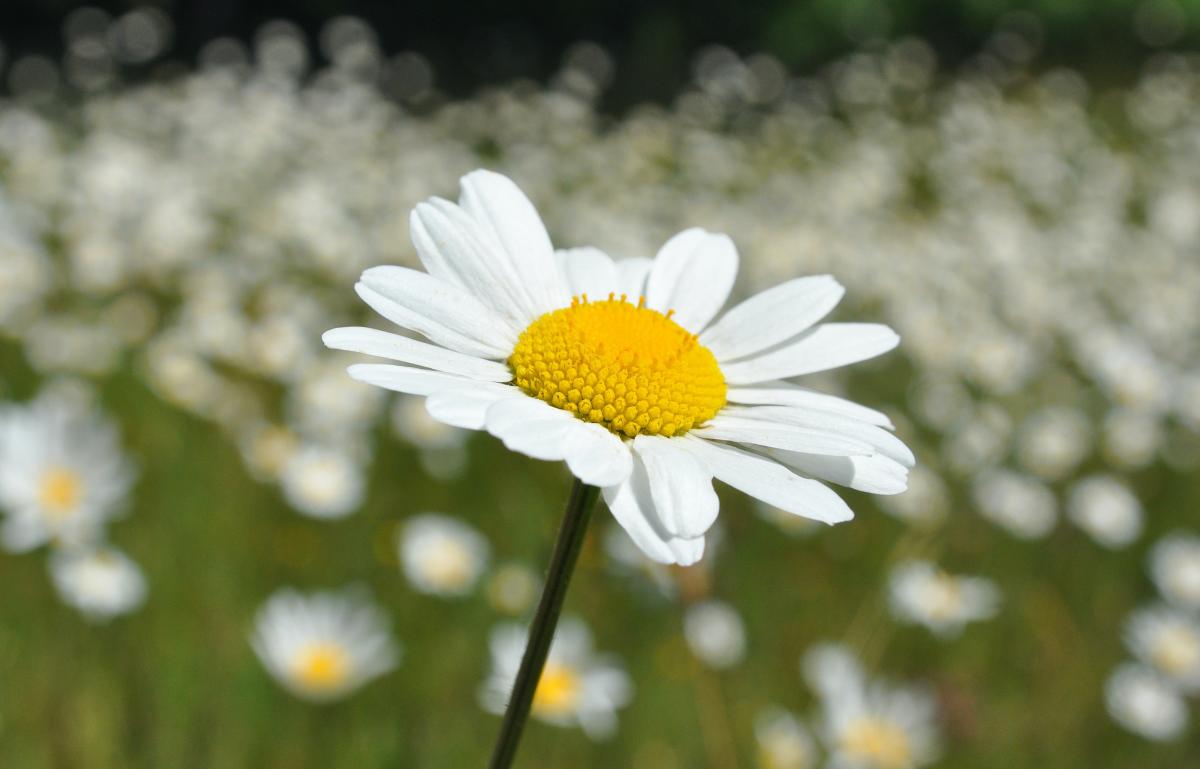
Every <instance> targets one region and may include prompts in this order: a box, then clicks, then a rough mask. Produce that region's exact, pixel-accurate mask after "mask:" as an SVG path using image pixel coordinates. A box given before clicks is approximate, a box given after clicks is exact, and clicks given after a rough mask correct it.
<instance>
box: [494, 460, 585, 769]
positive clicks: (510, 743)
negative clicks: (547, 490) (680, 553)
mask: <svg viewBox="0 0 1200 769" xmlns="http://www.w3.org/2000/svg"><path fill="white" fill-rule="evenodd" d="M599 491H600V489H598V488H596V487H595V486H588V485H587V484H585V483H583V481H580V480H579V479H578V478H576V479H575V484H574V485H573V486H572V487H571V498H570V499H569V500H568V501H567V510H566V512H565V513H564V514H563V521H562V526H561V527H560V528H559V530H558V541H557V542H555V544H554V555H552V556H551V557H550V568H549V569H548V570H547V572H546V585H545V587H543V588H542V598H541V600H540V601H539V602H538V607H537V613H536V614H534V615H533V625H532V626H530V628H529V641H528V642H527V643H526V645H525V655H524V656H523V657H522V658H521V669H520V670H518V671H517V680H516V682H515V683H514V684H513V690H512V695H511V696H510V697H509V700H508V710H507V711H505V713H504V723H502V724H501V725H500V735H499V737H497V738H496V748H495V750H494V751H493V752H492V760H491V762H490V763H488V769H509V767H511V766H512V762H513V757H514V756H516V754H517V743H518V742H520V740H521V732H522V731H523V730H524V729H525V722H526V721H527V720H529V709H530V707H532V705H533V695H534V692H536V691H537V685H538V681H539V680H541V678H542V668H543V667H545V665H546V655H547V654H548V653H549V652H550V641H551V640H553V639H554V628H555V627H556V626H557V625H558V616H559V615H560V614H561V613H562V605H563V599H564V598H566V595H567V584H568V583H569V582H570V581H571V574H572V573H573V572H574V571H575V562H576V561H577V560H578V559H579V551H580V549H582V547H583V536H584V534H586V533H587V525H588V519H589V518H590V517H591V514H592V505H593V504H594V503H595V501H596V495H597V494H598V493H599Z"/></svg>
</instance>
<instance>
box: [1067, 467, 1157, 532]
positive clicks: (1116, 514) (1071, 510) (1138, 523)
mask: <svg viewBox="0 0 1200 769" xmlns="http://www.w3.org/2000/svg"><path fill="white" fill-rule="evenodd" d="M1067 516H1068V517H1069V518H1070V519H1071V521H1072V522H1074V523H1075V525H1076V526H1078V527H1079V528H1081V529H1083V530H1084V531H1085V532H1087V533H1088V534H1089V535H1090V536H1091V538H1092V539H1094V540H1096V542H1097V543H1098V544H1100V545H1103V546H1104V547H1107V548H1110V549H1114V550H1115V549H1119V548H1122V547H1125V546H1127V545H1129V544H1132V543H1133V541H1134V540H1136V539H1137V538H1138V537H1139V536H1141V533H1142V518H1143V517H1144V514H1143V511H1142V503H1141V502H1139V501H1138V498H1137V497H1136V496H1134V494H1133V492H1132V491H1130V489H1129V487H1128V486H1126V485H1125V484H1123V483H1121V482H1120V481H1118V480H1117V479H1116V478H1113V477H1111V476H1108V475H1093V476H1089V477H1087V478H1084V479H1083V480H1081V481H1079V482H1077V483H1076V484H1075V485H1074V487H1072V489H1071V493H1070V496H1069V497H1068V499H1067Z"/></svg>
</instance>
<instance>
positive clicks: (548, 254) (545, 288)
mask: <svg viewBox="0 0 1200 769" xmlns="http://www.w3.org/2000/svg"><path fill="white" fill-rule="evenodd" d="M461 184H462V195H461V197H460V198H459V201H458V202H459V205H461V206H462V207H463V210H464V211H466V212H467V213H468V214H470V215H471V216H472V217H474V219H475V220H476V221H477V222H479V223H480V224H481V225H482V226H483V227H485V228H487V229H488V230H489V231H490V232H491V233H493V235H494V236H495V237H496V238H497V239H498V240H499V242H500V243H501V244H502V245H503V246H504V249H505V250H506V251H507V252H508V254H509V256H510V257H511V258H512V261H513V265H514V266H515V267H516V271H517V276H518V277H519V278H520V280H521V284H522V286H523V287H524V289H525V293H526V294H527V295H528V296H529V298H530V299H531V300H532V305H531V306H530V310H531V311H532V312H533V313H535V314H534V316H533V317H537V316H539V315H542V314H543V313H547V312H550V311H551V310H555V309H558V308H559V307H564V306H566V305H567V303H569V302H570V301H571V296H570V293H569V292H568V291H567V284H566V281H565V280H564V278H563V275H562V273H561V272H560V271H559V264H558V261H557V260H556V259H555V258H554V249H553V247H552V246H551V245H550V236H549V235H548V234H546V227H545V225H544V224H542V219H541V217H540V216H538V212H537V209H536V208H534V206H533V203H531V202H530V200H529V198H527V197H526V196H525V193H523V192H521V189H520V188H519V187H517V185H516V184H514V183H513V181H512V180H511V179H509V178H508V177H507V176H502V175H501V174H497V173H493V172H491V171H482V170H480V171H473V172H472V173H469V174H467V175H466V176H464V177H463V178H462V180H461Z"/></svg>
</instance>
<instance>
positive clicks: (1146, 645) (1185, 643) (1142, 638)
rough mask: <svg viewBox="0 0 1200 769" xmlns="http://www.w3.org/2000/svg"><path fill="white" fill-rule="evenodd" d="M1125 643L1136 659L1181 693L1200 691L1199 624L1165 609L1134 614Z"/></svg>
mask: <svg viewBox="0 0 1200 769" xmlns="http://www.w3.org/2000/svg"><path fill="white" fill-rule="evenodd" d="M1125 643H1126V644H1127V645H1128V646H1129V648H1130V650H1132V651H1133V653H1134V654H1135V655H1137V657H1138V659H1140V660H1141V661H1142V662H1144V663H1146V664H1147V665H1149V666H1151V667H1153V668H1154V669H1155V670H1157V671H1158V672H1159V673H1161V674H1162V675H1163V676H1164V677H1165V678H1166V679H1167V680H1168V681H1171V682H1172V683H1173V684H1175V685H1176V686H1178V687H1179V688H1180V689H1181V690H1183V691H1185V692H1189V693H1191V692H1197V691H1200V622H1198V621H1197V620H1196V619H1195V618H1193V617H1190V616H1188V615H1187V614H1184V613H1183V612H1181V611H1178V610H1176V609H1172V608H1170V607H1167V606H1151V607H1148V608H1144V609H1139V610H1138V611H1136V612H1134V613H1133V614H1132V615H1131V616H1130V617H1129V620H1128V621H1127V622H1126V624H1125Z"/></svg>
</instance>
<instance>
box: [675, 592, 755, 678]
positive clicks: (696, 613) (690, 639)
mask: <svg viewBox="0 0 1200 769" xmlns="http://www.w3.org/2000/svg"><path fill="white" fill-rule="evenodd" d="M683 637H684V639H685V640H686V641H687V645H688V648H689V649H691V650H692V654H694V655H696V658H697V659H699V660H700V661H701V662H703V663H704V664H706V665H708V666H709V667H713V668H716V669H718V670H724V669H726V668H731V667H733V666H734V665H737V664H738V663H739V662H741V661H742V659H743V658H744V657H745V656H746V626H745V624H744V623H743V622H742V617H741V615H740V614H738V613H737V611H736V610H735V609H734V608H733V607H732V606H730V605H729V604H727V603H725V602H724V601H716V600H708V601H702V602H700V603H697V604H693V605H691V606H689V607H688V608H687V611H686V612H685V613H684V615H683Z"/></svg>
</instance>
